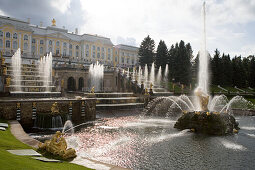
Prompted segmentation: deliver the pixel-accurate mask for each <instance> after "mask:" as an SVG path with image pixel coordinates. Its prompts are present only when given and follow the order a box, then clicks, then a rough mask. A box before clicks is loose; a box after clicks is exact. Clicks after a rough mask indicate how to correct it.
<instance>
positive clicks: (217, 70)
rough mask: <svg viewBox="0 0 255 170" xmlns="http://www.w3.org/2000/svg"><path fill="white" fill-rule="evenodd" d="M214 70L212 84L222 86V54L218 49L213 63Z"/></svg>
mask: <svg viewBox="0 0 255 170" xmlns="http://www.w3.org/2000/svg"><path fill="white" fill-rule="evenodd" d="M211 68H212V83H213V84H215V85H222V67H221V58H220V52H219V51H218V49H216V50H215V54H214V56H213V59H212V63H211Z"/></svg>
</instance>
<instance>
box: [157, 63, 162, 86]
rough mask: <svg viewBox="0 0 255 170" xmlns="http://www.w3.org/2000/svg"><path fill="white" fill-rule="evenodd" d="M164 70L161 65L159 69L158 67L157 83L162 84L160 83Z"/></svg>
mask: <svg viewBox="0 0 255 170" xmlns="http://www.w3.org/2000/svg"><path fill="white" fill-rule="evenodd" d="M161 72H162V70H161V66H160V67H159V69H158V74H157V79H156V82H157V84H158V85H160V83H161V79H162V73H161Z"/></svg>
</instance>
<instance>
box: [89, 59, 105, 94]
mask: <svg viewBox="0 0 255 170" xmlns="http://www.w3.org/2000/svg"><path fill="white" fill-rule="evenodd" d="M103 77H104V66H103V65H102V64H99V63H98V61H97V62H96V64H90V66H89V78H90V88H92V87H94V88H95V91H96V92H98V91H102V85H103Z"/></svg>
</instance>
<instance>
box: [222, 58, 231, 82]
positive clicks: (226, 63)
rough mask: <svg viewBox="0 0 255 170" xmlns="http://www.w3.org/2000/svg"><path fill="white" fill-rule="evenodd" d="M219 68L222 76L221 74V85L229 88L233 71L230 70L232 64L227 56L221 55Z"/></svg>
mask: <svg viewBox="0 0 255 170" xmlns="http://www.w3.org/2000/svg"><path fill="white" fill-rule="evenodd" d="M221 67H222V74H223V77H222V80H221V81H222V83H221V85H224V86H231V85H232V77H233V76H232V74H233V70H232V64H231V60H230V56H229V54H228V55H225V54H224V53H223V55H222V59H221Z"/></svg>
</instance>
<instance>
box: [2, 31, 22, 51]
mask: <svg viewBox="0 0 255 170" xmlns="http://www.w3.org/2000/svg"><path fill="white" fill-rule="evenodd" d="M4 44H5V42H4ZM19 48H21V33H19Z"/></svg>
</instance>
